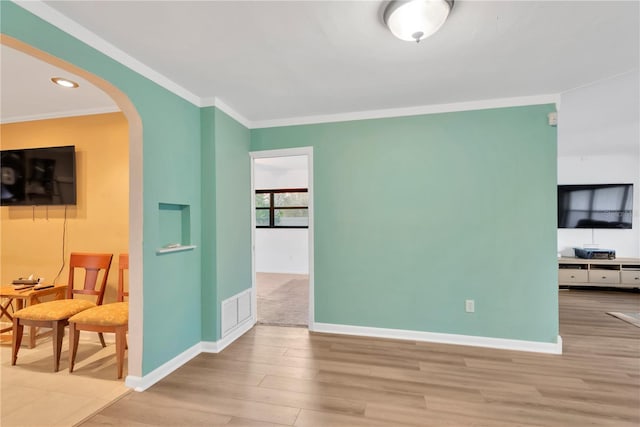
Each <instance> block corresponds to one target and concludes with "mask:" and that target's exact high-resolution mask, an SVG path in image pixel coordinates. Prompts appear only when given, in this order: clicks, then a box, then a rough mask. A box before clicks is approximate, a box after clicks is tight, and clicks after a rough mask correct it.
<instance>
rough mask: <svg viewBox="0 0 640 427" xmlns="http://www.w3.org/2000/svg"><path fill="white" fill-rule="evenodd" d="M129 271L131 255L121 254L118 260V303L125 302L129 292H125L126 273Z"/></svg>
mask: <svg viewBox="0 0 640 427" xmlns="http://www.w3.org/2000/svg"><path fill="white" fill-rule="evenodd" d="M125 270H129V254H120V257H119V258H118V302H124V297H128V296H129V292H128V291H127V292H125V290H124V272H125Z"/></svg>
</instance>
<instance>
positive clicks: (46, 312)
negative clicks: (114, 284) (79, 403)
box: [11, 253, 113, 372]
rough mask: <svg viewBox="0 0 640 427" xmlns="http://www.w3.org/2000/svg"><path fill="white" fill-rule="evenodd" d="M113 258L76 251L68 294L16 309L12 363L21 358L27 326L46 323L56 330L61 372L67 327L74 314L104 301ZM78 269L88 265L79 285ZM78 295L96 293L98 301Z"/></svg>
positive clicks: (56, 354) (57, 364)
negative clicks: (81, 297) (62, 350)
mask: <svg viewBox="0 0 640 427" xmlns="http://www.w3.org/2000/svg"><path fill="white" fill-rule="evenodd" d="M112 258H113V254H103V253H72V254H71V255H70V259H69V280H68V282H67V291H66V298H65V299H62V300H57V301H49V302H43V303H40V304H36V305H31V306H29V307H26V308H23V309H22V310H18V311H16V312H15V313H14V315H13V337H12V357H11V365H15V364H16V362H17V360H18V351H19V350H20V344H21V343H22V334H23V332H24V327H25V326H36V327H46V328H51V329H52V330H53V358H54V368H53V370H54V372H58V369H59V367H60V351H61V348H62V338H63V337H64V328H65V326H67V324H68V323H69V318H70V317H71V316H73V315H75V314H77V313H80V312H81V311H83V310H87V309H90V308H93V307H96V306H97V305H100V304H102V299H103V298H104V291H105V289H106V287H107V278H108V277H109V268H110V267H111V260H112ZM76 269H84V284H83V286H82V287H81V288H78V289H76V288H75V283H76V281H75V275H76ZM100 274H102V280H98V278H99V276H100ZM75 295H91V296H95V297H96V302H95V303H94V302H91V301H88V300H86V299H76V298H74V296H75ZM101 341H102V342H104V338H102V337H101Z"/></svg>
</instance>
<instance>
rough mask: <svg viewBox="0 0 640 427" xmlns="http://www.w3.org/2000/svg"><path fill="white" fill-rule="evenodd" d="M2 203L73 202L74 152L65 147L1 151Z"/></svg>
mask: <svg viewBox="0 0 640 427" xmlns="http://www.w3.org/2000/svg"><path fill="white" fill-rule="evenodd" d="M0 168H1V172H2V175H1V177H2V179H1V183H2V197H1V198H0V205H2V206H45V205H75V204H76V152H75V147H74V146H73V145H68V146H64V147H43V148H25V149H17V150H2V151H0Z"/></svg>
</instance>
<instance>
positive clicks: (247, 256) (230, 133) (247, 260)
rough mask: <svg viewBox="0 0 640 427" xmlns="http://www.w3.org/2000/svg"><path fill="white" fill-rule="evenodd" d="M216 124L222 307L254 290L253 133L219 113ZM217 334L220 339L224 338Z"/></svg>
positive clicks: (218, 111)
mask: <svg viewBox="0 0 640 427" xmlns="http://www.w3.org/2000/svg"><path fill="white" fill-rule="evenodd" d="M215 124H216V125H215V147H216V149H215V151H216V154H215V159H216V163H215V171H216V208H217V209H216V262H217V271H216V273H217V276H216V282H217V289H218V295H217V297H218V305H217V306H218V307H220V303H221V301H223V300H225V299H227V298H229V297H231V296H233V295H236V294H237V293H239V292H242V291H243V290H245V289H248V288H250V287H251V282H252V280H251V216H250V215H251V168H250V165H251V163H250V159H249V146H250V143H251V133H250V131H249V130H248V129H247V128H245V127H244V126H242V125H241V124H239V123H238V122H236V121H235V120H233V119H232V118H231V117H229V116H228V115H227V114H225V113H224V112H222V111H220V110H218V109H216V110H215ZM217 325H220V316H219V314H218V321H217ZM218 329H219V328H218ZM217 332H218V335H216V339H218V338H220V335H219V330H218V331H217Z"/></svg>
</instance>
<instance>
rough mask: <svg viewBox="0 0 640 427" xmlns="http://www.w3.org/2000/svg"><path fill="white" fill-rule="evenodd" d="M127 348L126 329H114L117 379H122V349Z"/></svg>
mask: <svg viewBox="0 0 640 427" xmlns="http://www.w3.org/2000/svg"><path fill="white" fill-rule="evenodd" d="M126 346H127V329H126V328H125V327H121V328H116V361H117V364H118V379H121V378H122V373H123V369H124V349H125V347H126Z"/></svg>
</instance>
